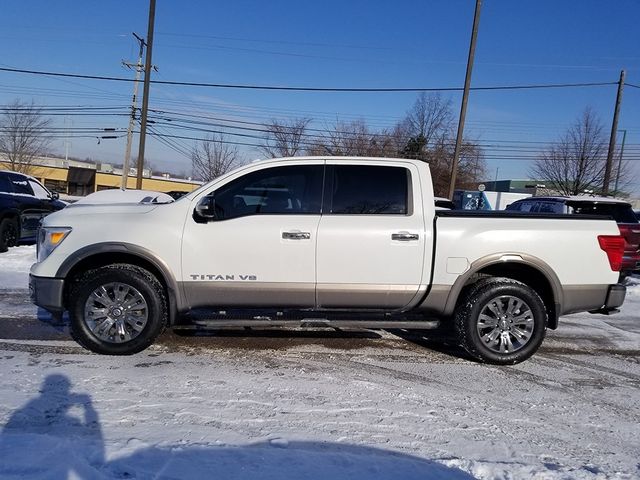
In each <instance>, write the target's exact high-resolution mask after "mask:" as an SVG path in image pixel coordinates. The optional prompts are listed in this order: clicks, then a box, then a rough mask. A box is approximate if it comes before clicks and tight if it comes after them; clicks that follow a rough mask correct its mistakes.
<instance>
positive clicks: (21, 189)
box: [10, 175, 33, 197]
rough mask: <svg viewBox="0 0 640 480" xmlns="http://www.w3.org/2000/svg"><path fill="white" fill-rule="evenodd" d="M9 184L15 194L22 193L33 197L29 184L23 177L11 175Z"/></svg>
mask: <svg viewBox="0 0 640 480" xmlns="http://www.w3.org/2000/svg"><path fill="white" fill-rule="evenodd" d="M10 179H11V184H12V186H13V191H14V192H15V193H23V194H25V195H29V196H31V197H32V196H33V190H31V187H30V186H29V182H28V181H27V179H26V178H25V177H21V176H19V175H11V177H10Z"/></svg>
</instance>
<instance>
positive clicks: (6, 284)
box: [0, 246, 36, 288]
mask: <svg viewBox="0 0 640 480" xmlns="http://www.w3.org/2000/svg"><path fill="white" fill-rule="evenodd" d="M35 261H36V247H35V246H24V247H13V248H10V249H9V251H8V252H5V253H0V288H29V269H30V268H31V265H32V264H33V263H35Z"/></svg>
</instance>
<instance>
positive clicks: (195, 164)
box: [191, 134, 242, 182]
mask: <svg viewBox="0 0 640 480" xmlns="http://www.w3.org/2000/svg"><path fill="white" fill-rule="evenodd" d="M241 163H242V159H241V157H240V154H239V153H238V149H237V148H236V147H235V146H233V145H230V144H228V143H227V142H226V140H225V137H224V135H223V134H216V135H212V136H211V137H209V138H207V139H204V140H201V141H200V142H199V143H198V144H196V145H195V146H194V147H193V149H192V150H191V166H192V169H193V176H194V177H195V178H198V179H200V180H202V181H204V182H210V181H211V180H213V179H214V178H217V177H219V176H220V175H224V174H225V173H227V172H228V171H230V170H231V169H232V168H234V167H236V166H239V165H240V164H241Z"/></svg>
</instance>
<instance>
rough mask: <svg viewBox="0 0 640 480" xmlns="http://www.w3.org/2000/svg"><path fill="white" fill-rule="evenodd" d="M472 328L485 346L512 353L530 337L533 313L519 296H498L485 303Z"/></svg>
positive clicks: (498, 351) (493, 349) (496, 350)
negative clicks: (475, 329) (476, 330)
mask: <svg viewBox="0 0 640 480" xmlns="http://www.w3.org/2000/svg"><path fill="white" fill-rule="evenodd" d="M476 328H477V329H478V335H479V336H480V339H481V341H482V342H483V343H484V345H485V346H486V347H487V348H489V349H490V350H492V351H494V352H497V353H513V352H515V351H518V350H520V349H521V348H522V347H524V346H525V345H526V344H527V343H528V342H529V340H530V339H531V336H532V335H533V328H534V321H533V313H532V312H531V308H530V307H529V305H527V303H526V302H524V301H523V300H522V299H520V298H518V297H514V296H511V295H501V296H499V297H495V298H493V299H491V300H489V301H488V302H487V303H486V304H485V306H484V307H483V308H482V310H481V311H480V315H479V316H478V320H477V322H476Z"/></svg>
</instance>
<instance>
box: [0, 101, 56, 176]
mask: <svg viewBox="0 0 640 480" xmlns="http://www.w3.org/2000/svg"><path fill="white" fill-rule="evenodd" d="M50 124H51V120H50V119H49V118H46V117H44V116H43V114H42V110H41V109H40V108H38V107H36V106H35V104H34V103H33V102H31V103H23V102H21V101H20V100H14V101H13V102H11V103H10V104H8V105H7V106H6V107H5V108H4V113H3V114H2V117H0V159H2V161H4V163H6V165H7V167H8V168H9V169H10V170H13V171H15V172H20V173H30V172H31V170H32V169H33V161H34V160H35V159H36V158H37V157H39V156H41V155H44V154H45V153H46V150H47V148H48V146H49V144H50V143H51V137H50V136H49V133H48V127H49V126H50Z"/></svg>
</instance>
